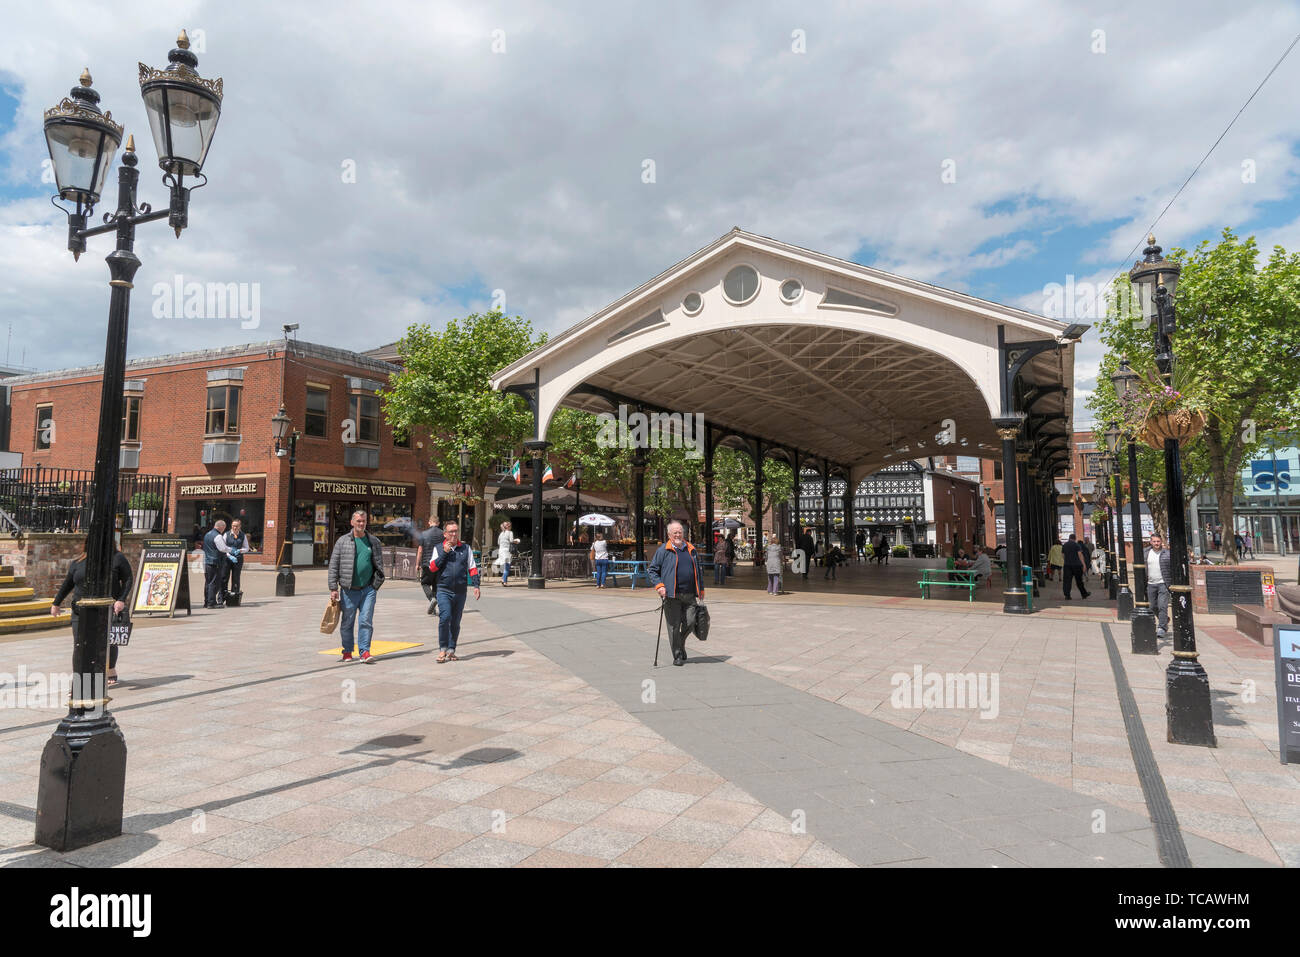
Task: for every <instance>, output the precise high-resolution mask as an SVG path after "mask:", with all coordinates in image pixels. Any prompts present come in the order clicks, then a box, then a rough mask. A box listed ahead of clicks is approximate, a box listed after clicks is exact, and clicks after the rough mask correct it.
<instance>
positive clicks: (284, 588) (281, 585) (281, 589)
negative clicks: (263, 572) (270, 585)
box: [275, 565, 296, 598]
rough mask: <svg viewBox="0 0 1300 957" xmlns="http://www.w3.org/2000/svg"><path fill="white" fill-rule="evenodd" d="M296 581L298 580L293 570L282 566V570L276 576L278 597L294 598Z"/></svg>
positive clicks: (287, 566)
mask: <svg viewBox="0 0 1300 957" xmlns="http://www.w3.org/2000/svg"><path fill="white" fill-rule="evenodd" d="M295 581H296V579H295V578H294V575H293V568H292V567H291V566H289V565H281V566H280V570H279V571H278V572H277V573H276V575H275V594H276V597H277V598H292V597H293V592H294V583H295Z"/></svg>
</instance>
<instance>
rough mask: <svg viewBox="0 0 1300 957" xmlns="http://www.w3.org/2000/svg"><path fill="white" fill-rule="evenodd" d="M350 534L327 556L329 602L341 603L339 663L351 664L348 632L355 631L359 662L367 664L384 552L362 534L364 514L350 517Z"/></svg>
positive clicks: (377, 544) (377, 540)
mask: <svg viewBox="0 0 1300 957" xmlns="http://www.w3.org/2000/svg"><path fill="white" fill-rule="evenodd" d="M351 524H352V531H350V532H349V533H348V534H346V535H344V536H342V537H341V538H340V539H339V540H338V541H337V542H335V543H334V550H333V551H332V552H330V569H329V590H330V599H331V600H333V601H338V600H339V599H340V598H342V600H343V620H342V621H341V622H340V624H341V625H342V628H341V629H340V630H341V632H342V636H343V660H344V661H351V660H352V632H353V627H354V625H355V624H356V621H357V617H358V614H359V615H360V618H361V623H360V626H359V627H358V628H357V629H356V631H357V637H356V644H357V649H358V650H359V651H360V652H361V660H362V661H364V662H366V663H367V664H370V663H371V661H372V660H373V659H372V658H371V657H370V636H371V634H372V633H373V632H374V617H375V594H376V593H377V592H378V591H379V588H380V586H381V585H383V583H384V568H383V565H384V552H383V546H382V545H380V543H379V539H377V538H375V536H373V535H371V534H370V533H369V532H367V531H366V513H365V511H364V510H362V509H358V510H357V511H355V512H353V513H352V523H351Z"/></svg>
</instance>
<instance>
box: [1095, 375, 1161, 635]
mask: <svg viewBox="0 0 1300 957" xmlns="http://www.w3.org/2000/svg"><path fill="white" fill-rule="evenodd" d="M1110 381H1111V382H1112V383H1113V384H1114V386H1115V395H1116V396H1117V397H1118V398H1119V400H1120V403H1121V404H1122V405H1131V404H1132V403H1133V402H1134V401H1135V400H1136V398H1137V391H1138V390H1137V381H1138V377H1137V373H1136V372H1134V371H1133V370H1132V369H1131V368H1129V364H1128V356H1120V359H1119V368H1118V369H1117V370H1116V371H1115V374H1114V375H1112V376H1111V377H1110ZM1126 424H1127V425H1128V426H1129V427H1128V428H1127V429H1126V430H1125V431H1126V432H1127V434H1128V489H1129V509H1130V513H1131V516H1132V519H1133V562H1132V565H1133V615H1132V618H1131V619H1130V620H1131V622H1132V625H1131V626H1130V627H1131V634H1130V640H1131V642H1132V649H1133V654H1135V655H1155V654H1159V652H1160V648H1159V644H1158V643H1157V642H1156V619H1155V616H1154V615H1152V614H1151V603H1150V601H1148V600H1147V566H1146V552H1145V550H1144V549H1143V546H1142V509H1141V505H1140V504H1139V502H1138V491H1137V489H1138V466H1137V442H1136V441H1135V439H1134V434H1133V429H1132V421H1131V420H1130V419H1126ZM1109 441H1110V438H1109V433H1107V442H1108V443H1109Z"/></svg>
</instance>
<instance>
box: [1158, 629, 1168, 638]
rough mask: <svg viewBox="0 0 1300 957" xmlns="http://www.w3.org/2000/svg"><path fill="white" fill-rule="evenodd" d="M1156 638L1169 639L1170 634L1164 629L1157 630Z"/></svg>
mask: <svg viewBox="0 0 1300 957" xmlns="http://www.w3.org/2000/svg"><path fill="white" fill-rule="evenodd" d="M1156 637H1157V638H1168V637H1169V632H1168V631H1166V630H1165V629H1164V628H1157V629H1156Z"/></svg>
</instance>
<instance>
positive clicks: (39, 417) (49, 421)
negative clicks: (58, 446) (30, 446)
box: [36, 404, 54, 452]
mask: <svg viewBox="0 0 1300 957" xmlns="http://www.w3.org/2000/svg"><path fill="white" fill-rule="evenodd" d="M53 438H54V406H53V405H52V404H50V405H38V406H37V407H36V451H37V452H43V451H45V450H47V449H48V448H49V447H50V441H51V440H52V439H53Z"/></svg>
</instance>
